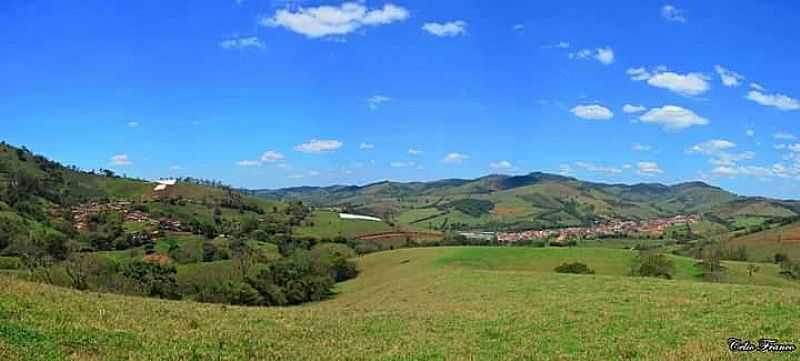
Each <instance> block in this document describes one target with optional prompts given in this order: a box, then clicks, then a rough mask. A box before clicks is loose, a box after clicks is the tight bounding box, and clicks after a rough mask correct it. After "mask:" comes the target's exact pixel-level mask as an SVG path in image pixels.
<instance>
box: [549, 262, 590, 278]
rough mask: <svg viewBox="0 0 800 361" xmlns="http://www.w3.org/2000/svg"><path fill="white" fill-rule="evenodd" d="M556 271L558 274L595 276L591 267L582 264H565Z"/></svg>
mask: <svg viewBox="0 0 800 361" xmlns="http://www.w3.org/2000/svg"><path fill="white" fill-rule="evenodd" d="M555 271H556V272H558V273H574V274H585V275H590V274H594V271H593V270H592V269H591V268H589V266H587V265H586V264H584V263H580V262H572V263H564V264H562V265H560V266H558V267H556V269H555Z"/></svg>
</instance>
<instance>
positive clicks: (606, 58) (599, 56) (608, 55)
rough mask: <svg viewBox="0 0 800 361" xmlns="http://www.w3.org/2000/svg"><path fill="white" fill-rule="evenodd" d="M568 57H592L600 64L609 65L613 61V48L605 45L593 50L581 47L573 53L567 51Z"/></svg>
mask: <svg viewBox="0 0 800 361" xmlns="http://www.w3.org/2000/svg"><path fill="white" fill-rule="evenodd" d="M569 58H570V59H594V60H597V61H599V62H600V63H602V64H605V65H610V64H612V63H614V50H613V49H611V48H609V47H605V48H597V49H594V50H591V49H581V50H578V51H577V52H574V53H569Z"/></svg>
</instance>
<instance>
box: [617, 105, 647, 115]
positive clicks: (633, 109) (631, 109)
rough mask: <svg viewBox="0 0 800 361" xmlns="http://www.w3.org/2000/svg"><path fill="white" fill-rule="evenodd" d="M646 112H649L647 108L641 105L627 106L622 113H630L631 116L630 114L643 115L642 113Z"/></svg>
mask: <svg viewBox="0 0 800 361" xmlns="http://www.w3.org/2000/svg"><path fill="white" fill-rule="evenodd" d="M645 110H647V108H645V107H643V106H641V105H633V104H625V106H623V107H622V111H623V112H625V113H629V114H630V113H641V112H643V111H645Z"/></svg>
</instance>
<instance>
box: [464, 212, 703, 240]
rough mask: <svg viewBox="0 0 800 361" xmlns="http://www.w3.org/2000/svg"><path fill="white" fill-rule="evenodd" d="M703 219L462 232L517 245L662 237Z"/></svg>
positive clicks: (477, 237)
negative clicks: (529, 242)
mask: <svg viewBox="0 0 800 361" xmlns="http://www.w3.org/2000/svg"><path fill="white" fill-rule="evenodd" d="M699 220H700V216H698V215H677V216H674V217H669V218H655V219H649V220H643V221H613V222H610V223H606V224H597V225H594V226H591V227H569V228H557V229H545V230H528V231H521V232H496V233H494V232H461V233H460V234H461V235H462V236H465V237H467V238H473V239H484V240H493V241H496V242H497V243H498V244H505V245H513V244H515V243H518V242H524V241H533V240H544V239H551V240H555V241H557V242H564V241H567V240H572V239H596V238H602V237H614V236H618V237H628V236H631V235H638V236H648V237H659V236H662V235H663V234H664V233H665V232H666V230H667V229H669V228H670V227H673V226H681V225H692V224H695V223H697V222H698V221H699Z"/></svg>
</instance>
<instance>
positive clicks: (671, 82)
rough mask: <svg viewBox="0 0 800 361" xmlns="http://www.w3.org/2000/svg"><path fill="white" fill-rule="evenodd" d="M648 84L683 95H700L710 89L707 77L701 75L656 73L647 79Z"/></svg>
mask: <svg viewBox="0 0 800 361" xmlns="http://www.w3.org/2000/svg"><path fill="white" fill-rule="evenodd" d="M647 84H650V85H651V86H654V87H656V88H663V89H667V90H669V91H671V92H673V93H677V94H681V95H700V94H703V93H705V92H707V91H708V89H709V88H710V86H709V84H708V82H707V81H706V77H705V76H704V75H702V74H700V73H688V74H678V73H673V72H663V73H656V74H653V76H651V77H650V79H647Z"/></svg>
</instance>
